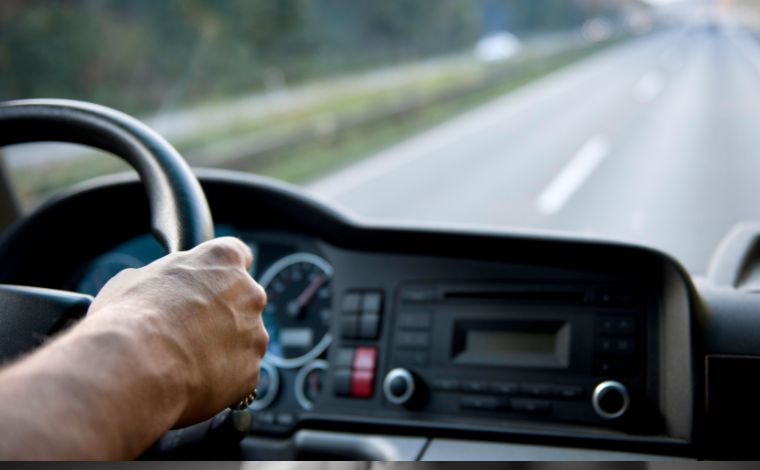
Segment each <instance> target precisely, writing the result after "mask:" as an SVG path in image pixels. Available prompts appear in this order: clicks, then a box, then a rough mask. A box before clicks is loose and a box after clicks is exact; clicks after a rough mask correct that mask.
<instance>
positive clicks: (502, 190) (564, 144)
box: [309, 26, 760, 273]
mask: <svg viewBox="0 0 760 470" xmlns="http://www.w3.org/2000/svg"><path fill="white" fill-rule="evenodd" d="M733 31H734V30H733V29H731V28H729V27H728V26H726V27H725V28H724V29H715V28H712V27H705V26H699V27H692V28H688V29H678V30H671V31H665V32H658V33H654V34H651V35H649V36H646V37H642V38H638V39H635V40H632V41H628V42H626V43H624V44H621V45H618V46H615V47H614V48H610V49H607V50H604V51H602V52H600V53H598V54H596V55H594V56H592V57H590V58H588V59H586V60H584V61H582V62H580V63H577V64H574V65H573V66H571V67H568V68H565V69H563V70H561V71H559V72H556V73H554V74H552V75H551V76H548V77H546V78H544V79H542V80H540V81H538V82H535V83H533V84H531V85H529V86H527V87H524V88H522V89H521V90H518V91H516V92H513V93H511V94H509V95H506V96H504V97H501V98H499V99H497V100H495V101H492V102H490V103H488V104H486V105H485V106H483V107H481V108H479V109H476V110H473V111H471V112H468V113H467V114H465V115H463V116H460V117H457V118H455V119H453V120H451V121H449V122H447V123H445V124H443V125H441V126H439V127H437V128H435V129H431V130H430V131H428V132H425V133H424V134H421V135H419V136H416V137H414V138H412V139H410V140H408V141H406V142H403V143H401V144H399V145H396V146H394V147H392V148H389V149H387V150H385V151H383V152H381V153H380V154H378V155H375V156H373V157H371V158H370V159H368V160H365V161H363V162H362V163H360V164H357V165H354V166H352V167H349V168H347V169H345V170H343V171H341V172H338V173H336V174H334V175H331V176H329V177H326V178H324V179H322V180H320V181H317V182H315V183H314V184H312V185H311V186H310V187H309V190H310V191H311V192H313V193H314V194H316V195H318V196H320V197H323V198H326V199H329V200H332V201H334V202H337V203H339V204H340V205H343V206H345V207H346V208H348V209H349V210H351V211H353V212H356V213H358V214H361V215H364V216H368V217H372V218H382V219H394V220H399V219H401V220H409V221H436V222H438V221H443V222H451V221H454V222H462V223H470V224H486V225H498V226H507V227H520V228H538V229H549V230H557V231H565V232H574V233H583V234H595V235H602V236H605V237H612V238H617V239H625V240H629V241H634V242H638V243H643V244H647V245H650V246H654V247H657V248H660V249H663V250H665V251H667V252H669V253H671V254H672V255H674V256H675V257H676V258H678V259H679V260H681V261H682V262H683V263H684V264H685V265H686V266H687V268H689V269H690V270H691V271H692V272H695V273H701V272H704V271H705V269H706V267H707V263H708V260H709V256H710V254H711V253H712V252H713V250H714V249H715V247H716V246H717V244H718V242H719V241H720V239H721V237H722V236H723V235H724V234H725V233H726V232H727V231H728V230H729V229H730V228H731V227H732V226H733V225H734V224H735V223H737V222H740V221H744V220H748V219H758V218H760V200H758V199H759V198H758V196H757V195H756V193H757V191H756V188H758V187H760V185H758V181H760V131H759V130H758V125H759V124H758V123H760V119H758V118H760V66H758V64H760V52H758V51H760V47H759V46H757V44H756V43H754V42H753V40H752V39H748V38H746V37H745V36H739V35H737V34H735V33H734V32H733Z"/></svg>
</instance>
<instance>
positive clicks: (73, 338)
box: [0, 312, 187, 459]
mask: <svg viewBox="0 0 760 470" xmlns="http://www.w3.org/2000/svg"><path fill="white" fill-rule="evenodd" d="M107 313H108V312H99V315H101V318H87V319H86V320H84V321H83V322H82V323H81V324H80V325H78V326H77V327H76V328H74V329H72V331H70V332H68V333H66V334H64V335H62V336H61V337H59V338H57V339H56V340H54V341H51V342H50V343H49V344H48V345H46V346H45V347H44V348H42V349H40V350H39V351H37V352H35V353H34V354H32V355H30V356H28V357H26V358H25V359H23V360H21V361H19V362H17V363H15V364H12V365H10V366H8V367H6V368H5V369H3V370H0V423H2V426H0V457H1V458H9V459H14V458H33V459H36V458H43V459H44V458H50V459H66V458H73V459H128V458H134V457H136V456H138V455H139V454H140V453H141V452H142V451H143V450H144V449H145V448H146V447H148V446H149V445H150V444H151V443H152V442H154V441H155V440H156V439H157V438H158V437H159V436H160V435H161V434H162V433H163V432H164V431H165V430H166V429H168V428H169V427H171V426H172V425H174V423H175V422H176V421H177V419H178V417H179V414H180V413H181V410H182V407H183V406H184V402H183V400H186V396H187V390H186V389H185V386H184V384H183V382H182V380H181V378H180V375H181V374H182V368H183V366H182V364H180V362H181V361H180V360H179V359H180V358H179V357H178V355H177V354H176V353H175V352H174V351H171V350H170V349H171V348H172V345H171V343H170V342H169V341H166V338H164V337H163V336H162V335H161V334H160V332H156V333H155V334H153V333H151V334H141V335H139V338H140V341H138V340H136V338H137V337H138V336H137V335H135V334H134V325H129V326H127V325H124V324H121V322H118V321H115V322H110V321H109V318H108V315H103V314H107ZM112 313H113V314H117V315H118V314H120V313H123V314H124V315H126V314H127V313H128V312H112ZM113 318H115V317H113ZM133 318H134V317H133ZM146 327H148V326H147V325H146Z"/></svg>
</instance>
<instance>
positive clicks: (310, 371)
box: [295, 359, 328, 410]
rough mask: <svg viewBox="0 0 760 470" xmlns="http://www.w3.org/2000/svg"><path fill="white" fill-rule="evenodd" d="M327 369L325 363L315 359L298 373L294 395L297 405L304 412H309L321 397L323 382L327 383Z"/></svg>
mask: <svg viewBox="0 0 760 470" xmlns="http://www.w3.org/2000/svg"><path fill="white" fill-rule="evenodd" d="M327 367H328V363H327V361H323V360H321V359H317V360H316V361H312V362H310V363H309V364H307V365H306V366H304V368H303V369H301V370H299V371H298V375H296V384H295V387H296V388H295V395H296V400H297V401H298V404H299V405H301V408H303V409H304V410H311V409H312V408H313V407H314V403H315V402H316V401H317V400H318V399H319V397H320V395H322V390H324V387H325V382H327Z"/></svg>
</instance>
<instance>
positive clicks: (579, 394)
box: [554, 385, 583, 400]
mask: <svg viewBox="0 0 760 470" xmlns="http://www.w3.org/2000/svg"><path fill="white" fill-rule="evenodd" d="M554 396H556V397H558V398H565V399H568V400H579V399H581V398H583V387H579V386H575V385H559V386H556V387H554Z"/></svg>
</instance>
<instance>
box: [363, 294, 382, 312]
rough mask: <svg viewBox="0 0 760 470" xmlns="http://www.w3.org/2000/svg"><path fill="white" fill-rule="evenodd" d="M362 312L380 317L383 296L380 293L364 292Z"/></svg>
mask: <svg viewBox="0 0 760 470" xmlns="http://www.w3.org/2000/svg"><path fill="white" fill-rule="evenodd" d="M361 304H362V311H363V312H365V313H368V312H369V313H376V314H378V315H380V312H381V311H382V307H383V294H382V293H381V292H376V291H371V292H365V293H364V296H363V297H362V303H361Z"/></svg>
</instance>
